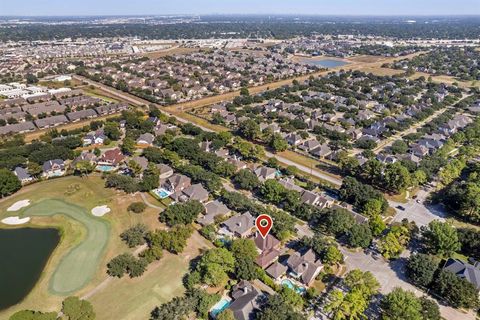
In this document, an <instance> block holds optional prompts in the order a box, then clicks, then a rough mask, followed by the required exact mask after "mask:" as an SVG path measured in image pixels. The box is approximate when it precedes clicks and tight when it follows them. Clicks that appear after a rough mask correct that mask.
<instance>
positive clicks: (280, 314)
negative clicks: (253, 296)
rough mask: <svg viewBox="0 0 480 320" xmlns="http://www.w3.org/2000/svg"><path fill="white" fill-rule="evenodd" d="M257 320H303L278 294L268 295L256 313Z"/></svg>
mask: <svg viewBox="0 0 480 320" xmlns="http://www.w3.org/2000/svg"><path fill="white" fill-rule="evenodd" d="M257 319H258V320H305V319H306V317H304V316H303V315H302V314H300V313H299V312H297V311H295V310H294V309H293V308H292V306H291V305H290V304H288V303H286V301H285V300H284V297H283V296H281V295H280V294H274V295H271V296H269V297H268V300H267V303H266V304H265V307H264V308H263V309H262V310H261V311H260V312H259V314H258V315H257Z"/></svg>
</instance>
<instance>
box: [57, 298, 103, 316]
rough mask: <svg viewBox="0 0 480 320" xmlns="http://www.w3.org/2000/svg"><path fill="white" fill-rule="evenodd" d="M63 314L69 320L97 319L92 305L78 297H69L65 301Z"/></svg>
mask: <svg viewBox="0 0 480 320" xmlns="http://www.w3.org/2000/svg"><path fill="white" fill-rule="evenodd" d="M62 312H63V314H64V315H65V316H66V317H67V319H68V320H93V319H95V312H93V306H92V304H91V303H90V302H88V301H87V300H80V299H79V298H78V297H68V298H66V299H65V300H63V303H62Z"/></svg>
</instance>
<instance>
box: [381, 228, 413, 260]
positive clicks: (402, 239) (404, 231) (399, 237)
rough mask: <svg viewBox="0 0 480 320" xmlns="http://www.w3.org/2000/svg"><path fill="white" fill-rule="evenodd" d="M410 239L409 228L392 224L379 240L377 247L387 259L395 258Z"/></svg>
mask: <svg viewBox="0 0 480 320" xmlns="http://www.w3.org/2000/svg"><path fill="white" fill-rule="evenodd" d="M409 241H410V230H409V229H408V228H407V227H406V226H404V225H394V226H392V227H391V228H390V230H389V231H388V233H387V234H386V235H385V236H383V237H382V238H381V239H380V241H379V249H380V252H382V254H383V256H384V257H385V258H387V259H395V258H398V256H399V255H400V254H401V253H402V251H403V250H404V249H405V246H406V245H407V243H408V242H409Z"/></svg>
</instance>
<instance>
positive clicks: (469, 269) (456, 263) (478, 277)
mask: <svg viewBox="0 0 480 320" xmlns="http://www.w3.org/2000/svg"><path fill="white" fill-rule="evenodd" d="M443 270H446V271H450V272H452V273H453V274H455V275H456V276H457V277H459V278H463V279H465V280H467V281H468V282H470V283H471V284H473V285H474V286H475V288H477V290H480V265H479V263H478V262H476V263H475V265H472V264H470V263H468V262H464V261H461V260H459V259H454V258H450V259H448V260H447V262H445V265H444V266H443Z"/></svg>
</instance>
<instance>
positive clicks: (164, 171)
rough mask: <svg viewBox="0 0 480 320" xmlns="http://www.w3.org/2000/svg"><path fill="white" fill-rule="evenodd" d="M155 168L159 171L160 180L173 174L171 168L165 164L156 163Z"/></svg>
mask: <svg viewBox="0 0 480 320" xmlns="http://www.w3.org/2000/svg"><path fill="white" fill-rule="evenodd" d="M157 169H158V172H159V178H160V179H161V180H163V179H167V178H170V177H171V176H172V175H173V169H172V168H171V167H170V166H167V165H166V164H163V163H160V164H157Z"/></svg>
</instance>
